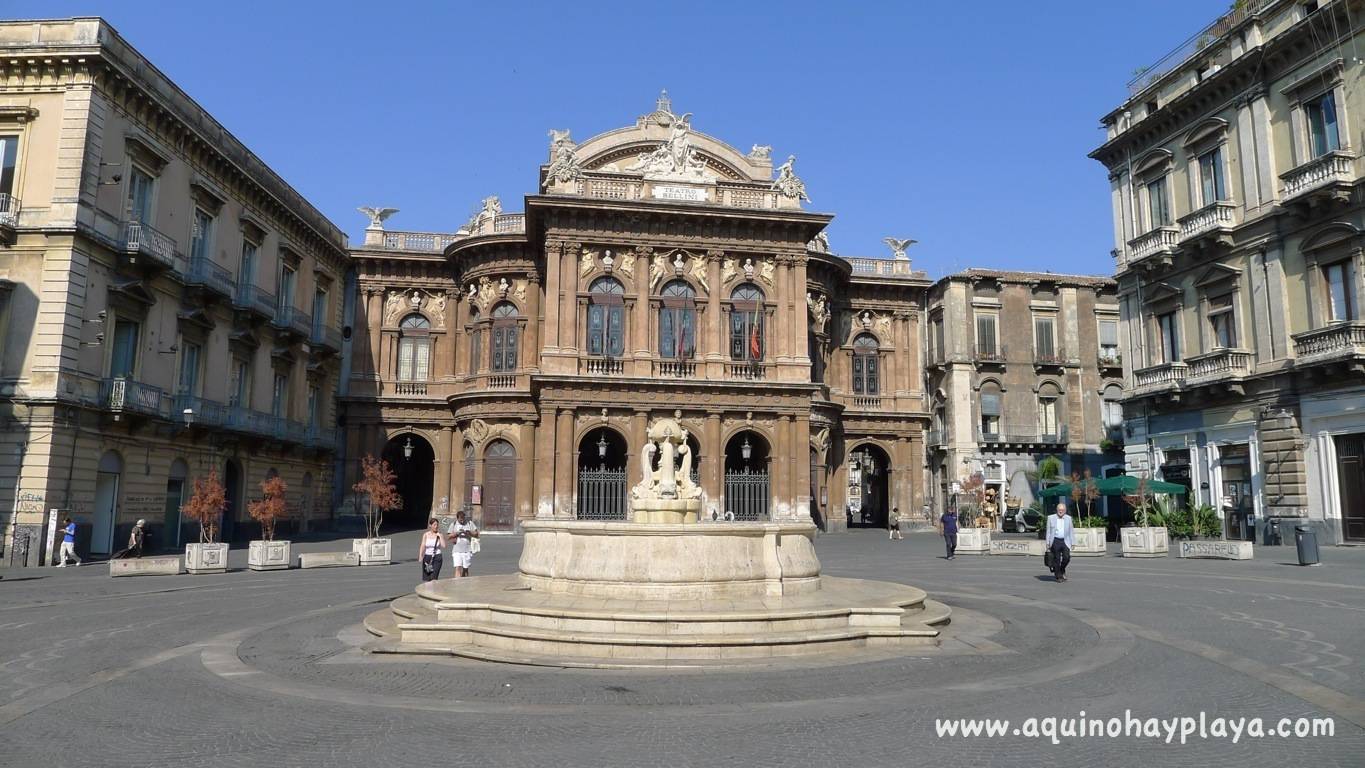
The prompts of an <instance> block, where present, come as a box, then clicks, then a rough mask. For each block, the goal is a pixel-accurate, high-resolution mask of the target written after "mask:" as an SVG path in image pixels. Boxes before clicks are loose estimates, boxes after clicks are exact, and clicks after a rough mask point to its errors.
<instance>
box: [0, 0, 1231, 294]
mask: <svg viewBox="0 0 1365 768" xmlns="http://www.w3.org/2000/svg"><path fill="white" fill-rule="evenodd" d="M201 7H210V6H204V5H203V4H200V3H194V2H174V3H173V2H158V3H152V2H133V1H131V0H120V1H119V2H99V1H97V0H86V1H84V2H72V1H70V0H42V1H41V2H29V1H28V0H7V1H6V2H4V3H0V13H3V15H4V16H5V17H7V18H23V17H31V18H52V17H58V16H84V15H102V16H105V17H106V18H108V19H109V21H110V22H111V23H112V24H113V25H114V26H115V27H116V28H117V29H118V30H119V31H120V33H122V34H123V36H124V37H125V38H127V39H128V40H129V41H130V42H131V43H132V44H133V45H134V46H136V47H137V48H138V49H139V50H141V51H142V52H143V54H144V55H146V56H147V57H148V58H150V59H151V60H152V62H153V63H154V64H156V65H157V66H158V67H159V68H160V69H161V70H162V71H163V72H165V73H166V74H167V75H169V76H170V77H171V78H172V79H173V80H175V81H176V82H177V83H178V84H179V85H180V86H181V87H182V88H184V89H185V91H186V92H188V93H189V94H190V95H191V96H193V97H194V98H195V99H197V100H198V101H199V103H200V104H202V105H203V106H204V107H205V108H207V109H208V110H209V111H210V112H211V113H213V114H214V115H215V116H216V117H217V118H218V119H219V120H220V121H221V122H222V123H223V124H224V125H225V126H227V128H228V129H229V130H231V131H232V132H233V133H235V134H236V135H237V136H238V138H240V139H241V140H242V141H244V142H245V143H246V144H247V146H248V147H250V148H251V149H252V150H253V151H255V152H256V153H257V154H258V155H260V156H261V158H262V159H264V160H265V161H266V162H267V163H269V164H270V165H271V166H273V167H274V168H275V169H276V171H278V172H279V173H280V174H281V175H282V176H283V177H284V178H285V179H286V180H288V181H289V182H290V183H291V184H293V185H294V187H295V188H297V189H298V190H299V191H300V192H301V193H302V194H303V195H304V196H306V197H307V198H308V199H309V200H311V201H312V202H313V204H314V205H316V206H317V207H318V208H319V209H320V210H322V211H323V213H325V214H327V215H328V216H330V217H331V218H332V220H333V221H334V222H336V223H337V225H338V226H340V227H341V228H342V229H344V230H346V231H347V232H349V233H350V234H351V237H352V240H353V241H354V240H356V239H357V238H358V237H359V235H360V232H361V230H363V228H364V224H365V222H364V218H363V217H362V216H361V215H360V214H358V213H356V212H355V208H356V206H359V205H386V206H392V207H396V208H398V209H400V212H399V213H398V214H396V215H395V216H394V217H393V218H392V219H390V221H389V227H390V228H393V229H412V230H436V231H450V230H453V229H454V228H455V227H457V226H458V225H459V224H460V223H462V222H463V221H464V220H465V219H466V218H467V217H468V216H469V214H470V213H471V212H472V211H473V210H474V209H475V208H476V207H477V205H478V201H479V199H480V198H482V197H483V196H485V195H488V194H498V195H500V196H501V197H502V199H503V207H504V209H505V210H508V211H515V210H521V208H522V207H523V205H522V198H523V196H524V195H526V194H528V193H531V192H533V191H534V186H535V182H536V167H537V165H538V164H539V163H540V162H542V161H543V159H544V157H545V152H546V147H547V146H548V138H547V132H548V130H549V129H550V128H569V129H571V130H572V131H573V136H574V138H575V139H578V140H580V141H581V140H583V139H587V138H588V137H590V136H593V135H594V134H597V133H600V132H602V131H606V130H610V129H613V128H617V127H620V126H623V125H628V124H631V123H633V121H634V119H635V117H636V116H637V115H640V114H644V113H646V112H648V111H650V110H651V109H653V105H654V100H655V98H656V97H657V95H658V92H659V89H660V88H667V89H668V91H669V93H670V95H671V96H672V98H673V107H674V111H675V112H678V113H682V112H692V113H694V116H693V119H692V124H693V126H694V127H695V128H696V130H698V131H701V132H704V133H707V134H710V135H712V136H716V137H717V138H720V139H722V140H725V141H728V142H729V143H731V144H733V145H735V146H737V147H740V148H741V149H743V150H746V151H747V150H748V148H749V147H750V145H752V144H771V145H772V147H773V155H774V156H775V157H778V158H779V159H780V158H784V157H785V156H786V155H787V154H795V155H797V158H798V159H797V163H796V170H797V172H798V174H799V175H800V176H802V177H803V178H804V179H805V181H806V186H807V189H808V191H809V193H810V196H811V198H812V200H813V202H812V203H811V204H810V205H808V208H810V209H813V210H818V211H824V212H830V213H834V214H836V218H835V220H834V223H833V224H832V225H831V226H830V229H829V233H830V239H831V241H832V242H833V245H834V248H835V250H836V251H838V252H839V253H842V254H845V255H886V254H887V253H888V251H887V249H886V247H885V246H884V245H882V242H881V240H882V238H883V237H886V236H889V235H890V236H896V237H911V238H915V239H917V240H919V241H920V242H919V244H918V245H916V246H914V247H913V248H912V249H911V251H910V255H911V257H912V258H914V259H915V262H916V266H917V268H922V269H927V270H928V271H929V273H930V274H931V275H933V276H938V275H942V274H945V273H947V272H949V271H952V270H954V269H960V268H966V267H967V266H989V267H1000V268H1012V269H1037V270H1050V271H1054V272H1088V273H1094V272H1107V271H1109V270H1110V267H1111V266H1112V262H1111V260H1110V258H1109V255H1108V253H1109V249H1110V248H1111V247H1112V242H1111V240H1112V230H1111V224H1110V213H1109V192H1108V182H1107V181H1106V180H1105V173H1104V170H1103V168H1102V167H1101V166H1100V165H1099V164H1098V163H1096V162H1094V161H1092V160H1090V159H1088V158H1087V157H1086V154H1087V153H1088V152H1089V151H1090V150H1092V149H1094V148H1095V147H1096V146H1097V145H1099V143H1100V142H1101V141H1102V133H1101V131H1100V130H1099V128H1098V126H1099V118H1100V117H1101V116H1102V115H1104V114H1105V113H1107V112H1108V111H1109V110H1110V109H1112V108H1114V107H1116V106H1117V105H1118V104H1119V101H1120V99H1121V98H1122V97H1123V95H1124V93H1125V90H1124V88H1125V83H1126V82H1127V81H1128V79H1129V77H1130V76H1131V75H1132V72H1133V70H1134V69H1136V68H1138V67H1141V66H1144V65H1148V64H1151V63H1153V62H1155V61H1156V60H1157V59H1159V58H1160V57H1161V56H1163V55H1164V54H1166V53H1167V52H1168V51H1169V50H1171V49H1172V48H1174V47H1176V46H1177V45H1178V44H1179V43H1180V42H1182V41H1183V40H1184V39H1186V38H1187V37H1189V36H1191V35H1192V34H1194V32H1195V31H1196V30H1197V29H1198V28H1199V27H1201V26H1202V25H1204V24H1207V23H1208V22H1210V21H1212V20H1213V19H1214V18H1216V17H1217V16H1218V14H1219V13H1221V12H1222V11H1224V10H1226V8H1227V7H1228V0H1144V1H1143V2H1141V3H1097V2H1093V0H1085V1H1082V0H1054V1H1053V2H1035V3H1018V2H1003V1H999V0H978V1H977V2H923V1H921V0H907V1H906V2H897V3H873V2H850V1H848V0H845V2H841V3H835V2H819V3H815V2H780V3H778V2H775V3H739V2H726V3H719V2H716V3H713V2H705V1H704V0H695V1H694V2H688V3H667V4H665V3H649V2H640V1H639V0H635V1H634V2H609V3H587V2H583V3H563V2H561V3H544V4H540V3H535V4H529V3H519V2H509V1H507V0H504V1H502V2H493V3H487V2H484V3H474V2H467V3H466V2H461V3H435V2H431V3H407V2H389V3H374V2H367V3H355V2H349V1H347V2H342V1H336V2H327V3H323V2H315V3H304V2H280V1H279V0H277V1H276V2H272V3H257V2H232V3H228V4H217V5H215V6H211V7H213V8H214V11H213V14H212V15H208V16H206V15H204V14H202V13H200V12H199V9H200V8H201ZM226 9H231V12H225V11H226Z"/></svg>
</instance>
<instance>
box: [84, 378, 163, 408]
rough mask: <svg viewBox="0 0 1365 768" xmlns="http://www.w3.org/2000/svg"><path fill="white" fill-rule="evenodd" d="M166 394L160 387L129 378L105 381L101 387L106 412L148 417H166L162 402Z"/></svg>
mask: <svg viewBox="0 0 1365 768" xmlns="http://www.w3.org/2000/svg"><path fill="white" fill-rule="evenodd" d="M164 398H165V393H164V392H163V391H162V390H161V388H160V387H153V386H151V385H149V384H143V383H141V382H138V381H134V380H132V379H127V378H109V379H104V380H103V382H102V383H101V386H100V403H101V405H103V407H104V408H105V409H106V410H109V411H112V412H114V413H124V412H132V413H143V414H146V415H148V416H165V415H166V410H165V408H164V407H163V403H162V400H163V399H164Z"/></svg>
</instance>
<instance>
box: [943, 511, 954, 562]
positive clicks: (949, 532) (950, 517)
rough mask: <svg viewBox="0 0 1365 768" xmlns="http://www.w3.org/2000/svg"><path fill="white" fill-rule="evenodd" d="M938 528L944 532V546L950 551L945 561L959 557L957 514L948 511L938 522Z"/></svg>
mask: <svg viewBox="0 0 1365 768" xmlns="http://www.w3.org/2000/svg"><path fill="white" fill-rule="evenodd" d="M938 528H939V530H940V531H942V532H943V545H944V547H945V548H946V549H947V550H948V554H947V555H946V556H945V557H944V558H943V559H944V560H952V559H953V558H955V557H957V512H955V511H953V510H951V509H950V510H948V511H947V512H944V513H943V517H940V518H939V520H938Z"/></svg>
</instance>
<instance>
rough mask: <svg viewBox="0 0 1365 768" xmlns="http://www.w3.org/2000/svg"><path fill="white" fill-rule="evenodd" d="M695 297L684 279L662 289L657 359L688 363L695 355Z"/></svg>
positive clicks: (694, 292) (695, 294) (695, 293)
mask: <svg viewBox="0 0 1365 768" xmlns="http://www.w3.org/2000/svg"><path fill="white" fill-rule="evenodd" d="M696 296H697V292H696V291H694V290H692V286H691V285H688V284H687V282H686V281H684V280H674V281H673V282H671V283H669V284H667V285H665V286H664V289H663V291H662V292H661V297H662V299H661V306H660V307H659V357H662V358H668V359H676V360H690V359H691V358H692V357H693V356H694V355H695V354H696V353H697V307H696Z"/></svg>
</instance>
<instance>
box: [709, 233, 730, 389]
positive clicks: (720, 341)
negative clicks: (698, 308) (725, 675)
mask: <svg viewBox="0 0 1365 768" xmlns="http://www.w3.org/2000/svg"><path fill="white" fill-rule="evenodd" d="M724 255H725V254H724V252H722V251H707V252H706V279H707V281H709V282H710V283H711V290H710V291H708V292H707V295H706V329H705V338H706V341H705V345H706V346H705V347H704V349H705V350H706V360H707V361H708V362H712V361H713V362H715V363H717V366H716V370H712V371H708V375H709V376H710V377H713V378H714V377H718V376H720V375H722V372H721V369H720V366H723V365H724V364H725V356H726V347H727V344H726V337H725V329H724V327H723V326H722V325H721V311H720V300H721V295H722V294H723V293H724V292H725V286H723V285H721V284H720V260H721V259H722V258H723V257H724ZM709 367H710V366H708V368H709Z"/></svg>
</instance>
